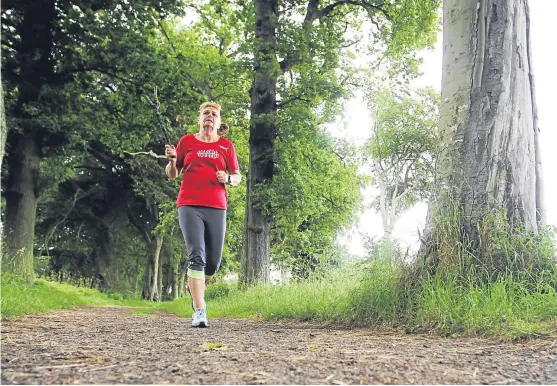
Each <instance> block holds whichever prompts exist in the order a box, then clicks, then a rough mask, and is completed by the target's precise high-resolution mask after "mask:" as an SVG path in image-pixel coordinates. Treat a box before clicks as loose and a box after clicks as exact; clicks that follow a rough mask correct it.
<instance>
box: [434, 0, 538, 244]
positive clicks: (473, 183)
mask: <svg viewBox="0 0 557 386" xmlns="http://www.w3.org/2000/svg"><path fill="white" fill-rule="evenodd" d="M443 20H444V26H443V42H444V43H443V76H442V85H441V108H440V115H441V117H440V141H441V149H440V154H439V157H438V161H437V165H438V166H437V176H436V178H437V184H438V186H440V194H439V195H438V197H437V200H436V202H435V203H434V204H433V205H437V206H439V205H443V204H442V201H443V200H441V199H440V197H441V195H442V194H445V196H446V197H449V199H450V200H452V201H453V202H454V203H456V206H457V207H458V209H459V212H460V213H459V218H460V220H459V221H460V227H461V229H462V236H463V237H467V238H468V240H472V241H473V242H475V243H479V235H478V225H479V222H480V221H481V220H482V219H483V218H485V216H486V215H487V214H488V213H490V211H498V212H504V213H505V214H506V216H507V218H508V221H509V222H510V223H511V224H517V225H521V226H524V227H525V229H527V230H531V231H534V232H535V231H536V230H537V228H538V224H539V223H540V222H541V221H542V220H543V217H544V214H543V180H542V178H541V162H540V158H539V154H538V139H537V138H538V132H539V129H538V127H537V111H536V103H535V99H534V85H533V75H532V66H531V54H532V53H531V49H530V31H529V26H530V16H529V9H528V1H527V0H444V3H443ZM447 193H448V194H447ZM430 209H431V208H430ZM433 217H434V215H433V213H432V211H431V210H430V213H429V214H428V225H427V226H426V230H427V234H426V236H427V237H429V235H430V234H431V232H435V231H434V230H432V225H431V222H432V221H434V220H433ZM427 241H428V240H426V242H427Z"/></svg>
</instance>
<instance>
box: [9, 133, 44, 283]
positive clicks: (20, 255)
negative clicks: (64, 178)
mask: <svg viewBox="0 0 557 386" xmlns="http://www.w3.org/2000/svg"><path fill="white" fill-rule="evenodd" d="M9 144H10V147H11V150H10V156H9V157H8V158H7V162H8V169H9V170H10V173H9V176H8V183H7V187H6V191H5V198H6V212H5V224H4V226H5V231H4V240H5V241H6V250H5V254H4V257H3V259H2V260H3V268H4V269H6V270H8V271H11V272H14V273H17V274H19V275H21V276H23V277H24V278H25V279H26V280H27V281H28V282H29V283H32V282H33V280H34V269H33V247H34V240H35V218H36V214H37V197H38V191H37V190H38V187H37V181H38V179H39V164H40V160H41V149H40V147H39V144H38V143H37V141H36V140H34V139H33V138H26V137H23V136H21V135H19V134H15V133H14V134H12V135H11V136H10V140H9Z"/></svg>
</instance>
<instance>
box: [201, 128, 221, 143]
mask: <svg viewBox="0 0 557 386" xmlns="http://www.w3.org/2000/svg"><path fill="white" fill-rule="evenodd" d="M195 138H197V139H199V140H200V141H202V142H217V141H218V140H219V135H218V134H217V132H216V130H213V131H211V132H207V131H205V130H203V129H201V130H200V131H199V132H198V133H195Z"/></svg>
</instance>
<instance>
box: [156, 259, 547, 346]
mask: <svg viewBox="0 0 557 386" xmlns="http://www.w3.org/2000/svg"><path fill="white" fill-rule="evenodd" d="M403 277H404V276H403V269H402V267H400V266H397V265H391V264H390V263H388V262H385V261H379V262H374V263H370V264H368V265H367V266H363V265H359V266H357V267H352V268H351V269H344V270H341V271H334V272H331V273H329V274H328V275H327V276H326V277H325V278H322V279H319V280H309V281H306V282H300V283H292V284H290V285H284V286H265V287H254V288H250V289H248V290H245V291H241V290H238V289H235V288H234V287H232V286H228V289H227V290H226V291H223V289H222V287H225V286H224V285H220V287H221V288H220V289H218V291H215V292H220V293H221V294H220V295H219V296H213V295H210V296H208V297H207V298H211V300H208V301H207V307H208V310H209V317H211V318H216V317H229V318H257V319H263V320H271V321H274V320H281V319H293V320H300V321H318V322H336V323H346V324H350V325H360V326H368V327H383V326H392V327H402V328H405V329H406V330H409V331H417V332H433V333H439V334H442V335H455V334H456V335H475V336H497V337H500V338H502V339H506V340H512V339H517V338H525V337H537V336H557V293H556V292H555V290H554V289H553V287H552V286H551V285H550V284H548V282H546V281H540V282H539V283H538V284H537V285H536V286H535V287H532V285H531V283H529V284H528V285H525V284H523V283H521V282H515V281H513V279H512V277H507V278H506V279H501V280H499V281H497V282H496V283H494V284H490V285H484V286H483V287H476V286H473V285H466V286H465V285H461V284H457V283H458V281H457V280H456V279H454V278H453V279H451V278H450V277H448V276H445V277H444V279H441V278H440V277H436V278H432V279H429V280H424V281H422V283H421V286H420V287H419V288H416V289H414V290H409V289H408V288H407V287H405V286H403V285H401V280H404V279H403ZM210 288H211V287H208V293H209V291H210ZM409 291H413V292H409ZM223 292H224V293H223ZM161 307H162V308H163V309H165V310H167V311H169V312H172V313H175V314H178V315H181V316H185V317H189V316H190V315H191V306H190V300H189V298H186V299H180V300H176V301H174V302H169V303H163V304H162V305H161Z"/></svg>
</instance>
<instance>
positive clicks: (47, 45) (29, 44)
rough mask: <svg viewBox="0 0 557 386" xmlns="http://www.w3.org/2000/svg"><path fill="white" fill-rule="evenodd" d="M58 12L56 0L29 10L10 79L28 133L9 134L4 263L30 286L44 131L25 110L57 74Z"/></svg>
mask: <svg viewBox="0 0 557 386" xmlns="http://www.w3.org/2000/svg"><path fill="white" fill-rule="evenodd" d="M56 12H57V11H56V5H55V2H54V1H42V2H38V3H37V4H36V5H35V6H33V7H26V10H25V12H24V16H23V21H22V24H21V28H20V29H19V30H18V33H19V35H20V38H21V41H20V42H19V44H18V45H17V47H16V53H15V58H16V62H17V63H18V64H17V70H14V69H12V70H11V71H10V70H9V68H8V70H6V76H5V79H4V81H5V82H6V83H7V84H9V85H10V87H15V86H14V79H16V81H15V84H17V98H18V100H17V104H16V106H15V107H14V108H13V111H11V112H10V114H12V115H13V118H14V119H18V120H19V122H20V123H21V125H22V126H23V127H22V131H23V132H22V133H16V132H15V130H14V131H11V132H10V133H8V134H7V136H6V141H7V145H8V147H7V150H8V153H7V162H8V170H9V176H8V183H7V184H6V185H7V186H6V190H5V196H6V216H5V232H4V238H5V240H6V254H5V255H6V257H7V259H6V258H4V259H3V265H4V266H5V268H6V269H8V270H11V271H14V272H16V273H18V274H21V275H23V276H24V277H25V278H26V280H27V281H29V282H30V283H32V282H33V280H34V272H33V247H34V239H35V219H36V212H37V197H38V193H39V169H40V160H41V157H42V151H41V144H42V139H43V135H44V134H43V133H44V130H43V128H40V127H33V124H32V123H30V121H32V120H33V118H32V119H31V120H30V119H29V118H31V117H30V116H29V113H27V112H26V110H25V109H26V107H28V104H30V103H33V102H36V101H37V100H38V99H39V96H40V94H41V89H42V86H43V85H44V83H45V82H46V79H47V78H48V77H49V76H50V75H51V74H52V73H53V66H54V61H53V60H52V47H53V40H52V30H53V28H54V26H55V23H54V20H55V19H56ZM2 70H3V71H4V68H3V69H2ZM2 130H4V125H3V128H2ZM4 260H5V263H4Z"/></svg>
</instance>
